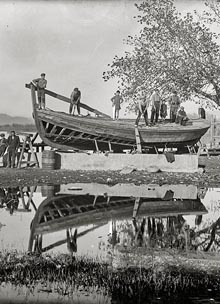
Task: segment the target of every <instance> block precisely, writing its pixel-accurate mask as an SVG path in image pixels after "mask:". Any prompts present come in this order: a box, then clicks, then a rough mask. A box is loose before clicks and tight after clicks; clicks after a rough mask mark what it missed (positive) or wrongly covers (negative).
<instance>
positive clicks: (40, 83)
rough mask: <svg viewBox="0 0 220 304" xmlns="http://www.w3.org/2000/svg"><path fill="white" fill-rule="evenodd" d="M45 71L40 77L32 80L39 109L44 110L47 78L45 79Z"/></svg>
mask: <svg viewBox="0 0 220 304" xmlns="http://www.w3.org/2000/svg"><path fill="white" fill-rule="evenodd" d="M45 76H46V75H45V73H42V74H41V75H40V78H36V79H34V80H32V82H33V84H34V85H35V86H36V87H37V97H38V103H39V109H44V110H45V88H46V86H47V80H46V79H45Z"/></svg>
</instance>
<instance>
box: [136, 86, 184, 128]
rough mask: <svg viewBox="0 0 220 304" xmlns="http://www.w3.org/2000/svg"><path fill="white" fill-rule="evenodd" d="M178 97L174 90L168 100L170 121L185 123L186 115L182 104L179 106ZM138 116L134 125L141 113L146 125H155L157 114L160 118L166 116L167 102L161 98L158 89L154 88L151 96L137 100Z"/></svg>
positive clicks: (137, 122)
mask: <svg viewBox="0 0 220 304" xmlns="http://www.w3.org/2000/svg"><path fill="white" fill-rule="evenodd" d="M180 103H181V102H180V98H179V96H178V95H177V92H176V91H175V90H174V91H173V93H172V96H171V97H170V100H169V106H170V122H171V123H174V122H175V123H179V124H181V125H185V124H186V122H187V121H188V117H187V115H186V112H185V110H184V107H183V106H180ZM137 107H138V109H137V110H138V111H137V112H138V116H137V119H136V122H135V125H136V126H138V124H139V121H140V118H141V116H142V115H143V117H144V120H145V124H146V126H151V125H155V124H156V123H158V119H159V116H160V117H161V119H162V120H165V118H166V117H167V114H168V113H167V104H166V101H165V100H162V99H161V97H160V95H159V91H158V90H157V89H156V90H155V91H154V93H153V94H152V95H151V97H150V98H149V99H148V98H144V99H141V100H140V101H139V102H138V106H137ZM149 109H150V110H151V117H150V122H149V120H148V110H149Z"/></svg>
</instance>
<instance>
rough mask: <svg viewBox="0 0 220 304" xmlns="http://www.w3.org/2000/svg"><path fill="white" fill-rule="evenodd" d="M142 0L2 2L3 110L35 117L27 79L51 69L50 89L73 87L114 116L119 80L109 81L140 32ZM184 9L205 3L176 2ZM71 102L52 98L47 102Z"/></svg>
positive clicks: (60, 106) (0, 105)
mask: <svg viewBox="0 0 220 304" xmlns="http://www.w3.org/2000/svg"><path fill="white" fill-rule="evenodd" d="M135 2H138V1H132V0H130V1H128V0H121V1H117V0H115V1H106V0H105V1H104V0H103V1H92V0H91V1H14V2H13V1H10V0H8V1H3V0H0V67H1V77H0V91H1V101H0V113H8V114H10V115H23V116H29V117H30V116H31V113H32V109H31V98H30V91H29V90H27V89H25V88H24V85H25V83H27V82H30V80H32V79H33V78H36V77H39V75H40V74H41V73H42V72H45V73H46V79H47V80H48V89H49V90H52V91H55V92H57V93H59V94H62V95H65V96H69V95H70V93H71V91H72V89H73V88H74V87H79V89H80V90H81V92H82V102H84V103H87V104H88V105H90V106H92V107H95V108H97V109H99V110H101V111H104V112H106V113H108V114H111V102H110V98H111V97H112V96H113V94H114V92H115V90H116V89H117V83H116V81H114V80H110V81H109V82H107V83H106V82H104V81H103V79H102V73H103V71H106V70H107V69H108V67H107V64H108V63H111V61H112V59H113V57H114V55H116V54H117V55H120V54H123V51H124V50H125V49H126V46H125V45H124V44H123V39H124V38H126V37H127V36H128V35H133V34H135V33H138V32H139V29H140V25H139V24H138V23H137V22H136V21H135V19H134V18H133V16H135V15H137V10H136V8H135V6H134V3H135ZM177 7H178V9H179V10H180V11H181V12H186V11H192V10H193V9H195V8H201V1H199V0H197V1H190V0H188V1H187V0H182V1H181V0H179V1H178V0H177ZM51 102H53V103H55V109H61V110H63V111H67V109H68V105H67V104H63V103H62V102H61V103H60V102H59V101H56V100H55V99H52V100H50V99H49V98H47V105H48V106H50V107H52V104H51Z"/></svg>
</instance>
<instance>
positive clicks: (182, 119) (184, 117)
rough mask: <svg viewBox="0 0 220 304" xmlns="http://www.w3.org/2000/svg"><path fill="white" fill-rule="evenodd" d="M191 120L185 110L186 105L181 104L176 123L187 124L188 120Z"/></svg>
mask: <svg viewBox="0 0 220 304" xmlns="http://www.w3.org/2000/svg"><path fill="white" fill-rule="evenodd" d="M188 120H189V118H188V117H187V115H186V112H185V110H184V107H183V106H181V107H180V108H179V110H178V111H177V115H176V121H175V122H176V123H179V124H181V125H182V126H185V125H186V122H187V121H188Z"/></svg>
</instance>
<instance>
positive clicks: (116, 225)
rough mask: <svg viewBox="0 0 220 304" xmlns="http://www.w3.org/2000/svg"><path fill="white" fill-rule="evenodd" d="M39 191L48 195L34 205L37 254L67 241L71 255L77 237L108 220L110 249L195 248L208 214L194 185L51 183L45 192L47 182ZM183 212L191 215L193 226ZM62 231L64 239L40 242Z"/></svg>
mask: <svg viewBox="0 0 220 304" xmlns="http://www.w3.org/2000/svg"><path fill="white" fill-rule="evenodd" d="M42 193H43V194H44V195H46V194H48V195H49V196H48V197H46V198H45V199H44V200H43V201H42V203H41V204H40V205H39V207H38V209H37V210H36V214H35V216H34V218H33V220H32V223H31V233H30V240H29V248H28V250H29V251H32V252H38V253H43V252H46V251H48V250H50V249H53V248H55V247H58V246H60V245H63V244H65V243H66V244H67V249H68V251H69V252H70V253H71V254H74V253H75V252H77V243H78V239H79V238H80V237H82V236H84V235H86V234H87V233H89V232H91V231H94V230H96V229H98V228H100V227H102V226H105V225H106V224H109V233H108V235H106V242H105V243H104V242H103V244H104V245H105V247H107V250H106V251H108V253H110V252H111V250H112V249H113V250H116V249H117V251H119V252H120V251H123V250H124V249H128V248H138V247H142V248H177V249H181V250H196V249H197V248H198V247H199V246H198V244H197V243H196V237H197V232H196V227H199V225H200V223H201V221H202V216H203V215H204V214H206V213H207V210H206V208H205V207H204V205H203V204H202V202H201V199H200V195H202V192H201V191H200V190H199V189H198V188H197V187H196V186H193V185H189V186H186V185H163V186H159V185H153V184H152V185H140V186H135V185H133V184H116V185H114V186H112V187H111V186H108V185H101V184H71V185H62V186H60V189H57V188H56V187H55V186H52V185H50V186H48V193H47V188H46V186H44V187H43V188H42ZM187 215H191V216H193V221H194V228H193V229H192V228H190V226H189V225H188V224H187V221H186V220H185V218H184V216H187ZM91 225H92V226H91ZM86 226H89V228H88V227H86ZM90 226H91V227H90ZM80 227H83V228H84V230H83V231H81V232H79V231H78V230H79V228H80ZM61 230H65V231H66V233H65V235H66V237H65V238H64V239H62V240H56V242H54V243H52V244H49V245H48V244H47V246H43V238H44V235H46V234H49V233H50V234H51V233H55V232H57V231H61ZM103 244H102V242H100V247H102V245H103ZM104 245H103V246H104ZM105 249H106V248H105Z"/></svg>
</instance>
